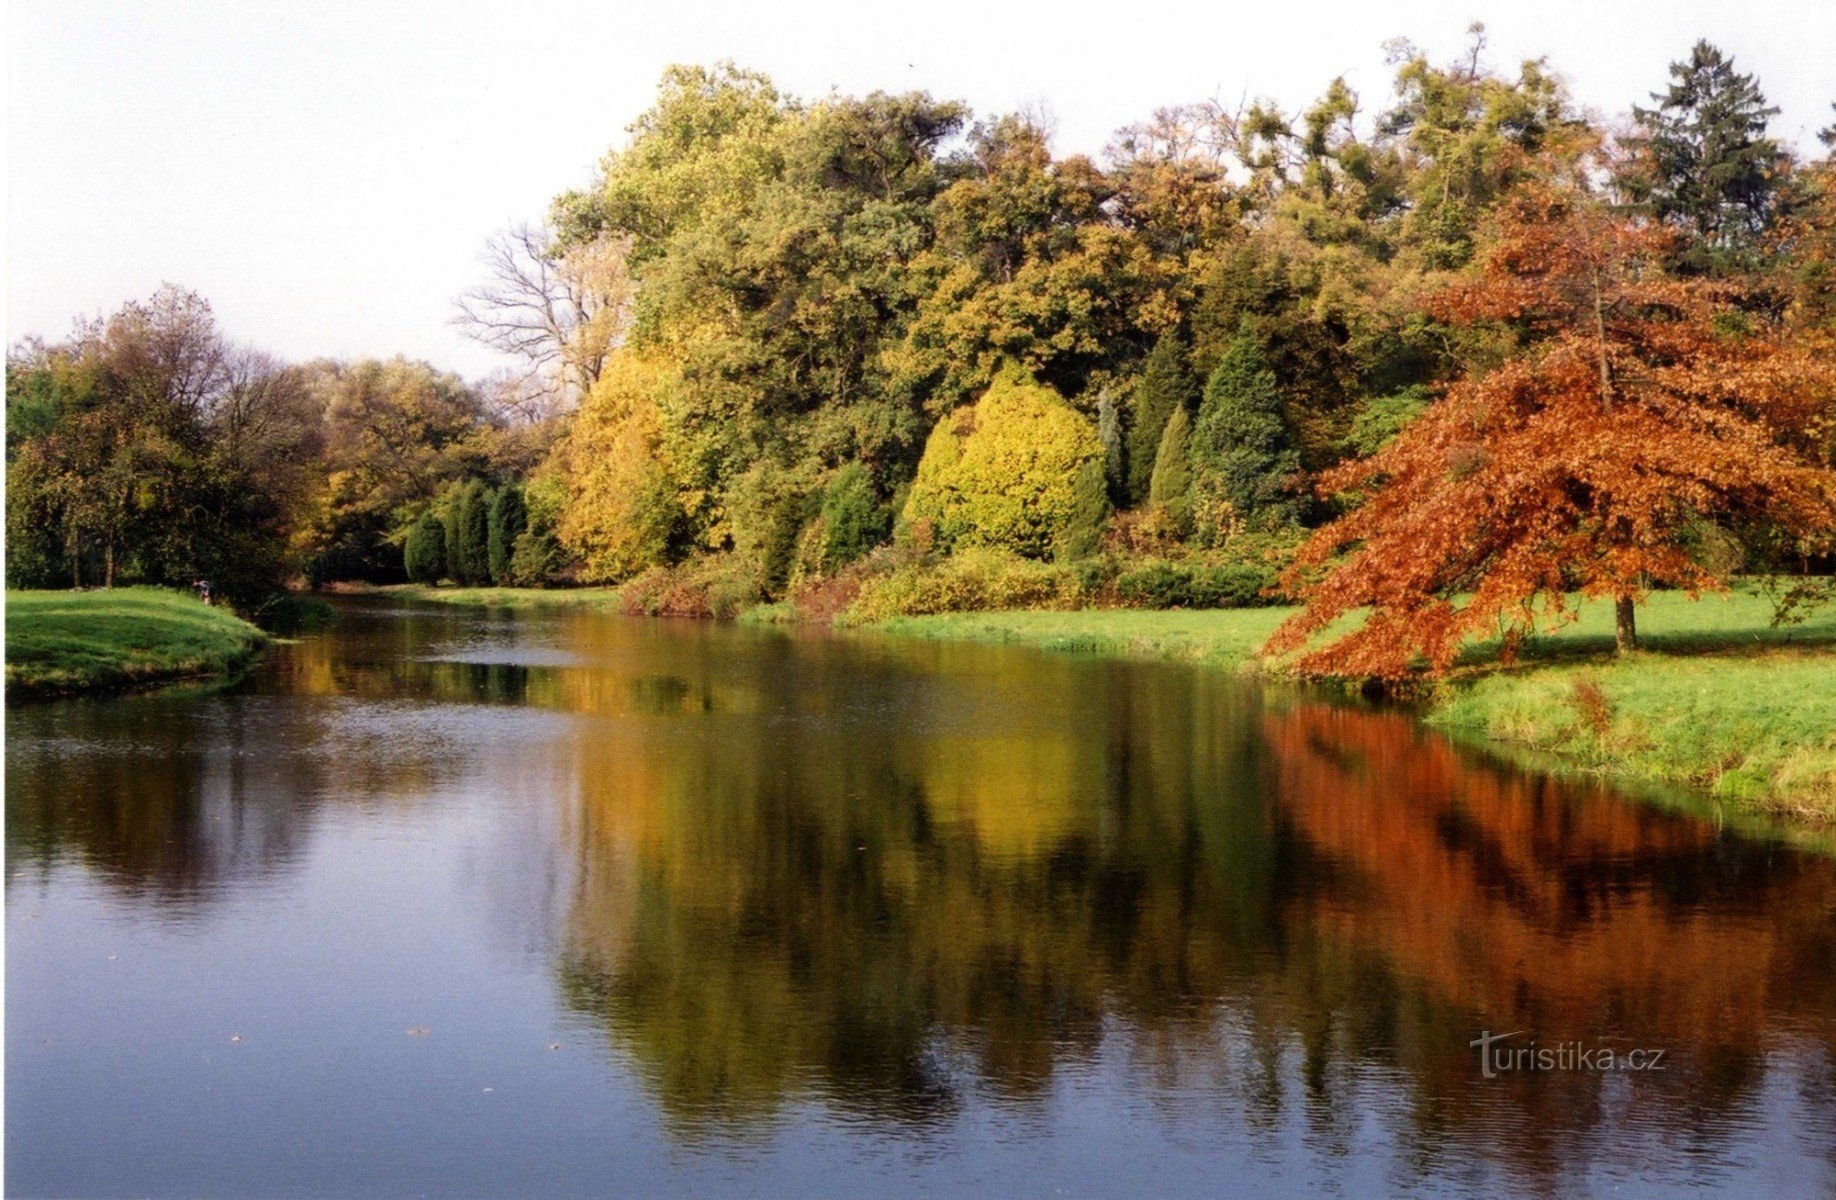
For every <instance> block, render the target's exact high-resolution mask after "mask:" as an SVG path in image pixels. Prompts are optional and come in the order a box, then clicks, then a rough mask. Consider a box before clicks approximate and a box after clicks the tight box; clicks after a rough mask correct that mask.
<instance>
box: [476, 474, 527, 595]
mask: <svg viewBox="0 0 1836 1200" xmlns="http://www.w3.org/2000/svg"><path fill="white" fill-rule="evenodd" d="M528 524H529V510H528V507H527V506H526V505H525V504H524V503H523V489H522V488H521V487H519V486H517V485H516V484H514V483H511V484H506V485H505V486H504V487H502V488H501V489H499V491H498V493H497V495H496V496H495V497H494V498H493V499H492V500H491V510H490V513H489V514H488V521H487V529H488V533H487V535H486V541H485V557H486V560H487V565H488V567H489V569H490V573H491V582H492V583H496V584H506V583H509V582H510V556H511V555H512V554H514V553H515V552H516V539H517V538H519V537H521V536H522V533H523V530H524V529H525V528H527V526H528Z"/></svg>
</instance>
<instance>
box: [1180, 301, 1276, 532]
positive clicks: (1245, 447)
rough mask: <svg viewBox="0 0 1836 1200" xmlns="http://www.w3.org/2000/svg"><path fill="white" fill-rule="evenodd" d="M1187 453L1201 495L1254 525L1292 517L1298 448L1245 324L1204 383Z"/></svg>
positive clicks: (1270, 374) (1271, 374)
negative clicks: (1291, 483)
mask: <svg viewBox="0 0 1836 1200" xmlns="http://www.w3.org/2000/svg"><path fill="white" fill-rule="evenodd" d="M1191 459H1192V475H1193V486H1194V488H1195V489H1196V492H1197V495H1198V497H1199V498H1200V499H1213V500H1221V501H1224V502H1226V503H1228V504H1229V506H1230V508H1231V509H1232V510H1234V512H1235V514H1236V515H1237V516H1238V517H1240V518H1242V519H1243V520H1245V521H1248V522H1251V523H1254V524H1269V523H1273V522H1281V521H1292V520H1294V519H1295V517H1296V516H1297V513H1296V511H1295V504H1294V502H1293V499H1292V498H1291V497H1290V496H1289V494H1288V492H1287V483H1288V481H1289V479H1291V478H1292V477H1293V476H1294V474H1295V473H1296V472H1297V471H1299V470H1300V455H1299V454H1298V453H1296V451H1295V449H1294V439H1293V436H1292V435H1291V433H1290V432H1289V430H1288V425H1287V421H1286V420H1285V419H1284V418H1283V416H1282V410H1281V391H1280V388H1279V387H1278V386H1277V385H1276V382H1275V373H1274V372H1273V371H1271V370H1269V367H1268V363H1267V361H1266V360H1265V359H1264V358H1263V356H1262V347H1261V346H1260V345H1259V344H1258V342H1257V340H1256V338H1255V336H1254V335H1252V334H1251V333H1249V332H1248V330H1243V331H1240V332H1239V333H1238V334H1237V336H1236V338H1235V339H1233V340H1232V341H1231V343H1230V345H1229V346H1228V347H1227V348H1226V349H1225V351H1224V357H1223V358H1221V359H1219V360H1218V365H1217V369H1215V370H1214V371H1212V373H1211V378H1210V380H1209V381H1207V382H1206V384H1205V399H1204V401H1203V403H1202V404H1200V406H1199V415H1198V420H1197V421H1196V422H1195V423H1194V425H1193V429H1192V448H1191ZM1201 507H1207V509H1209V506H1201Z"/></svg>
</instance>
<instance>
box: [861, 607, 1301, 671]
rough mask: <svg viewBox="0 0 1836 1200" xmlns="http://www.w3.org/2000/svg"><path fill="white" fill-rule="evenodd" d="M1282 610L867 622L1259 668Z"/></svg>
mask: <svg viewBox="0 0 1836 1200" xmlns="http://www.w3.org/2000/svg"><path fill="white" fill-rule="evenodd" d="M1292 611H1293V610H1292V609H1286V608H1230V609H1210V610H1204V611H1198V612H1192V611H1186V610H1183V609H1171V610H1166V611H1160V612H1141V611H1135V610H1130V609H1079V610H1076V611H1073V612H992V613H943V614H940V615H937V616H929V617H890V618H888V619H886V620H884V621H878V622H875V623H874V624H873V625H872V626H871V628H873V629H876V630H879V631H881V632H884V633H895V634H900V635H903V636H907V637H923V638H950V639H957V640H964V641H976V642H1002V643H1009V644H1019V645H1029V646H1039V647H1041V648H1043V649H1047V650H1064V651H1071V652H1078V653H1086V654H1111V655H1118V656H1125V657H1132V658H1166V659H1176V660H1178V661H1181V662H1194V663H1203V664H1205V665H1207V666H1213V667H1223V668H1225V669H1227V670H1255V669H1258V668H1259V667H1260V666H1261V659H1260V658H1259V657H1258V655H1257V650H1258V649H1259V648H1260V647H1261V645H1262V643H1263V642H1264V641H1266V640H1267V639H1268V636H1269V634H1271V633H1273V632H1274V630H1275V627H1276V626H1277V625H1279V624H1281V621H1282V618H1283V617H1285V616H1287V615H1288V613H1290V612H1292Z"/></svg>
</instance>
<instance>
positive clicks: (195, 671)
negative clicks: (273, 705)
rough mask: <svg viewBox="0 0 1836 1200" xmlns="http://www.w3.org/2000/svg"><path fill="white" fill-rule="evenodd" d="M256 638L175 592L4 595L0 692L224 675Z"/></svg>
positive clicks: (250, 629) (221, 613) (249, 653)
mask: <svg viewBox="0 0 1836 1200" xmlns="http://www.w3.org/2000/svg"><path fill="white" fill-rule="evenodd" d="M262 641H263V634H262V633H261V631H260V630H258V629H256V628H255V627H254V626H253V625H250V624H249V623H248V622H246V621H244V620H242V619H241V618H239V617H237V616H235V615H234V614H233V613H230V612H228V611H227V610H225V609H222V608H211V607H207V606H206V605H203V604H200V603H199V602H198V601H197V600H195V599H193V598H192V597H190V596H188V595H185V594H184V593H182V592H171V591H165V590H162V589H159V588H114V589H110V590H107V591H90V592H12V591H9V592H8V593H7V594H6V693H7V696H8V698H9V699H10V698H13V697H16V696H34V695H52V694H58V693H66V692H83V691H98V690H106V689H110V688H124V687H135V686H139V685H142V684H148V683H157V682H162V681H165V680H173V679H186V678H194V677H200V676H210V675H225V674H229V673H230V672H232V671H235V670H237V669H238V668H240V667H242V666H244V665H245V664H247V663H248V661H249V660H250V659H251V658H253V657H254V655H255V652H256V650H257V649H259V648H260V646H261V643H262Z"/></svg>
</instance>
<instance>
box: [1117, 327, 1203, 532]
mask: <svg viewBox="0 0 1836 1200" xmlns="http://www.w3.org/2000/svg"><path fill="white" fill-rule="evenodd" d="M1197 398H1198V381H1197V380H1195V379H1194V378H1193V377H1192V369H1191V367H1189V366H1188V365H1187V362H1186V343H1185V340H1184V339H1183V338H1181V337H1180V335H1179V334H1178V333H1177V332H1170V333H1164V334H1162V335H1161V336H1160V340H1159V341H1157V342H1155V343H1154V349H1153V350H1152V352H1150V353H1149V354H1148V358H1147V365H1146V367H1145V368H1143V370H1142V372H1141V379H1140V380H1139V381H1138V382H1137V383H1136V384H1135V411H1134V419H1133V422H1132V424H1131V426H1130V428H1129V431H1128V498H1129V501H1130V502H1131V503H1134V504H1140V503H1141V502H1142V501H1144V500H1146V499H1148V497H1149V491H1150V486H1151V484H1152V482H1153V476H1154V464H1155V461H1156V459H1157V458H1158V456H1159V454H1160V443H1161V438H1162V435H1163V434H1164V433H1165V432H1166V428H1167V421H1168V420H1169V419H1170V418H1171V417H1172V416H1173V414H1174V413H1175V412H1177V411H1179V410H1181V409H1185V408H1190V407H1191V406H1192V404H1193V403H1194V402H1195V401H1196V400H1197Z"/></svg>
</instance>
